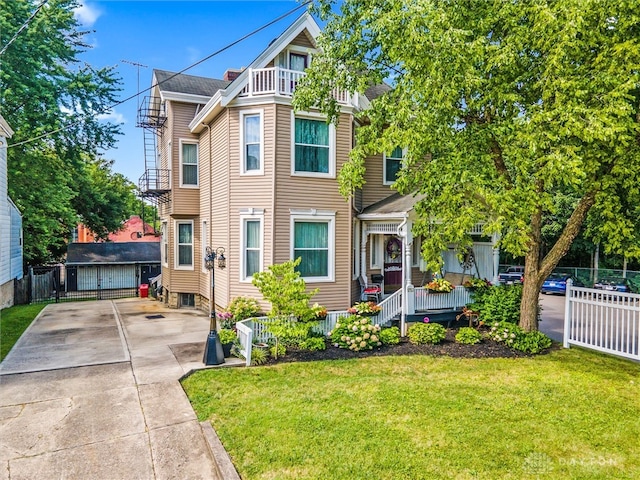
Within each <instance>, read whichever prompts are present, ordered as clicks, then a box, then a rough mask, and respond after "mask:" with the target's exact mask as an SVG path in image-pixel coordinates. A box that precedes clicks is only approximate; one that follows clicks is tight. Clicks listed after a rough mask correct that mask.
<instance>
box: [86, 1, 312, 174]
mask: <svg viewBox="0 0 640 480" xmlns="http://www.w3.org/2000/svg"><path fill="white" fill-rule="evenodd" d="M297 5H298V3H296V2H295V1H293V0H281V1H242V0H238V1H212V0H197V1H196V0H186V1H169V0H145V1H142V0H137V1H133V0H102V1H93V0H86V1H84V2H83V5H82V7H81V8H80V9H78V10H77V11H76V18H77V19H78V20H79V21H80V22H81V24H82V26H83V27H84V28H87V29H91V30H92V31H93V32H92V33H91V34H90V35H89V38H88V39H87V40H88V43H90V44H91V45H92V46H93V48H92V49H90V50H88V51H87V52H85V53H83V54H82V56H81V57H80V59H81V60H82V61H86V62H87V63H89V64H90V65H92V66H94V67H96V68H101V67H106V66H116V69H117V72H118V74H119V76H120V77H121V79H122V84H123V85H122V87H123V90H122V92H121V93H120V99H125V98H127V97H129V96H131V95H134V94H135V93H136V92H137V91H138V68H137V67H135V66H133V65H130V64H128V63H126V62H123V60H127V61H129V62H135V63H140V64H143V65H146V66H147V68H142V67H140V69H139V70H140V88H141V89H144V88H147V87H149V86H150V85H151V72H152V70H153V69H154V68H156V69H161V70H170V71H176V72H177V71H180V70H182V69H184V68H186V67H188V66H189V65H191V64H193V63H195V62H196V61H198V60H200V59H202V58H205V57H207V56H208V55H210V54H211V53H213V52H214V51H216V50H218V49H220V48H223V47H224V46H226V45H227V44H229V43H231V42H233V41H235V40H237V39H239V38H241V37H243V36H244V35H246V34H247V33H250V32H251V31H253V30H255V29H256V28H258V27H260V26H262V25H264V24H266V23H268V22H270V21H272V20H274V19H276V18H277V17H279V16H280V15H282V14H284V13H286V12H288V11H290V10H292V9H294V8H295V7H296V6H297ZM303 11H304V10H303V9H300V10H298V11H297V12H296V13H294V14H292V15H290V16H288V17H286V18H285V19H283V20H281V21H279V22H278V23H276V24H274V25H272V26H271V27H269V28H267V29H265V30H263V31H261V32H260V33H258V34H256V35H255V36H253V37H251V38H250V39H248V40H245V41H243V42H242V43H240V44H238V45H236V46H235V47H232V48H231V49H229V50H227V51H225V52H223V53H222V54H220V55H218V56H216V57H213V58H212V59H210V60H208V61H206V62H205V63H202V64H200V65H198V66H197V67H194V68H193V69H191V70H188V71H187V72H185V73H187V74H190V75H200V76H206V77H213V78H222V75H223V74H224V72H225V70H227V69H228V68H241V67H243V66H246V65H248V64H249V63H250V62H251V61H252V60H253V59H254V58H255V57H256V56H258V54H259V53H260V52H261V51H262V50H263V49H264V48H266V47H267V45H268V44H269V42H270V41H271V40H273V39H274V38H275V37H277V36H278V35H279V34H280V33H282V32H283V31H284V30H285V29H286V27H287V26H288V25H289V24H290V23H292V22H293V21H294V20H295V19H296V18H297V17H298V16H299V15H301V14H302V12H303ZM143 96H144V94H143ZM136 112H137V100H136V99H133V100H130V101H128V102H126V103H124V104H122V105H119V106H117V107H116V108H115V109H114V110H113V111H112V112H111V113H110V115H108V118H110V120H112V121H115V122H117V123H122V127H121V128H122V131H123V135H121V136H119V137H118V144H117V148H116V149H113V150H109V151H107V152H105V158H108V159H112V160H115V164H114V167H113V169H114V171H116V172H119V173H122V174H123V175H125V176H126V177H128V178H129V179H130V180H131V181H132V182H134V183H136V184H137V183H138V178H139V177H140V176H141V175H142V174H143V171H144V152H143V136H142V129H140V128H136V126H135V124H136Z"/></svg>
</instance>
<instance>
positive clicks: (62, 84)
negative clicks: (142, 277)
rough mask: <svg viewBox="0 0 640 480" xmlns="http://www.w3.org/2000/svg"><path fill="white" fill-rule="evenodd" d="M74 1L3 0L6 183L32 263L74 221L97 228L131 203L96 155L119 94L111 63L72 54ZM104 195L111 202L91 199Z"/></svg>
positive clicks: (109, 134)
mask: <svg viewBox="0 0 640 480" xmlns="http://www.w3.org/2000/svg"><path fill="white" fill-rule="evenodd" d="M42 3H44V5H42V6H41V4H42ZM78 5H79V3H78V2H77V1H75V0H48V1H47V2H46V3H45V2H41V1H37V2H36V1H30V0H18V1H16V0H0V49H1V50H2V55H1V56H0V114H2V116H3V117H4V118H5V119H6V120H7V122H8V123H9V125H11V127H12V128H13V130H14V131H15V135H14V136H13V137H12V138H11V139H10V142H9V149H8V177H9V193H10V195H11V197H12V198H13V200H14V201H15V202H16V204H17V205H18V207H19V208H20V210H21V211H22V214H23V226H24V254H25V260H26V261H27V262H28V263H31V264H34V263H40V262H45V261H52V260H57V259H59V258H60V257H61V255H62V254H63V252H64V250H65V245H66V240H67V239H68V238H69V235H70V231H71V229H72V228H73V227H74V226H75V225H76V224H77V222H79V221H85V222H87V223H88V224H89V225H90V226H91V227H92V228H94V227H95V228H96V231H97V232H98V233H100V234H102V233H104V229H111V228H114V226H118V225H119V224H120V222H121V221H122V220H124V219H125V218H127V216H128V215H127V216H124V218H122V208H121V206H122V204H129V203H131V199H130V198H122V197H120V196H118V195H114V194H113V193H114V191H115V190H114V189H113V188H111V187H114V186H115V184H116V183H118V184H119V182H120V181H121V180H122V181H124V179H123V178H121V176H117V175H116V174H113V173H112V172H111V171H110V164H108V163H105V162H103V161H102V160H100V157H99V153H100V152H101V151H104V150H106V149H108V148H110V147H112V146H113V145H114V142H115V135H116V134H118V133H119V128H118V127H117V126H116V125H114V124H113V123H110V122H106V121H104V120H101V115H103V114H106V113H108V109H109V106H110V105H113V104H115V102H116V95H117V92H118V91H119V79H118V78H117V76H116V75H115V72H114V70H113V68H112V67H107V68H101V69H96V68H93V67H92V66H90V65H87V64H86V63H82V62H80V61H79V56H80V54H81V53H82V52H83V51H85V50H86V49H87V48H89V46H88V45H87V44H86V42H85V41H84V40H83V39H84V38H85V35H86V34H87V33H89V32H86V31H82V30H80V25H79V24H78V22H77V21H76V19H75V18H74V11H73V10H74V8H75V7H77V6H78ZM105 182H106V183H107V184H109V183H110V184H111V186H109V187H108V188H111V191H107V190H105V187H106V185H105ZM121 186H122V190H127V189H128V187H125V186H124V185H121ZM129 190H130V189H129ZM107 195H109V199H108V204H109V205H105V207H108V208H99V209H98V208H96V206H97V205H98V204H100V202H102V203H104V201H103V200H105V199H106V196H107Z"/></svg>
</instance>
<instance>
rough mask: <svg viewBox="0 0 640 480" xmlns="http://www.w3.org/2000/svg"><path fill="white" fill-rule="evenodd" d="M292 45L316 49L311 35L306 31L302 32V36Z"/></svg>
mask: <svg viewBox="0 0 640 480" xmlns="http://www.w3.org/2000/svg"><path fill="white" fill-rule="evenodd" d="M291 45H296V46H298V47H305V48H315V45H314V43H313V41H312V40H311V35H309V33H308V32H307V31H306V30H303V31H302V32H300V34H299V35H298V36H297V37H296V38H295V39H294V40H293V41H292V42H291Z"/></svg>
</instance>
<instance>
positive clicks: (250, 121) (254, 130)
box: [240, 110, 264, 174]
mask: <svg viewBox="0 0 640 480" xmlns="http://www.w3.org/2000/svg"><path fill="white" fill-rule="evenodd" d="M262 121H263V120H262V110H251V111H247V112H241V113H240V139H241V142H242V145H241V148H242V162H241V167H240V168H241V172H240V173H241V174H262V173H264V166H263V156H264V154H263V152H264V147H263V141H262V137H263V135H262V131H263V123H262Z"/></svg>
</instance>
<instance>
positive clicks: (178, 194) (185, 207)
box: [168, 102, 201, 215]
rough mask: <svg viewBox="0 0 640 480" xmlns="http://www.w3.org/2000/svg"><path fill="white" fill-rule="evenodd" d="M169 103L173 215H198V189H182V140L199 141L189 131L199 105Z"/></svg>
mask: <svg viewBox="0 0 640 480" xmlns="http://www.w3.org/2000/svg"><path fill="white" fill-rule="evenodd" d="M168 103H170V106H171V116H170V117H169V118H170V121H171V125H170V129H171V171H172V175H171V193H172V201H171V214H172V215H197V214H198V212H199V210H200V208H199V201H200V193H199V191H198V188H182V187H180V140H181V139H183V140H198V136H196V135H193V134H192V133H191V132H190V131H189V122H191V120H193V117H194V116H195V114H196V107H197V105H193V104H186V103H177V102H168ZM199 170H200V169H199ZM198 173H199V174H200V173H201V172H200V171H199V172H198Z"/></svg>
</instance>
